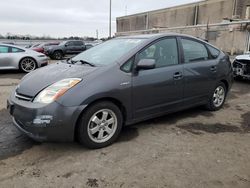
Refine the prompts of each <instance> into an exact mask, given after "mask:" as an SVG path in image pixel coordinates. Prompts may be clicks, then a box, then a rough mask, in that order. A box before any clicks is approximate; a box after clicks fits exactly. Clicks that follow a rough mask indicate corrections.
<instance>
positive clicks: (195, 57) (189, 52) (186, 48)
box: [181, 38, 209, 63]
mask: <svg viewBox="0 0 250 188" xmlns="http://www.w3.org/2000/svg"><path fill="white" fill-rule="evenodd" d="M181 42H182V46H183V52H184V60H185V63H192V62H197V61H206V60H208V59H209V55H208V51H207V48H206V46H205V45H204V44H202V43H200V42H197V41H194V40H190V39H184V38H183V39H181Z"/></svg>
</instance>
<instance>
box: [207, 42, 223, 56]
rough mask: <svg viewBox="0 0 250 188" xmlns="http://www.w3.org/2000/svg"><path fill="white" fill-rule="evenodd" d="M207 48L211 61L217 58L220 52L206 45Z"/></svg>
mask: <svg viewBox="0 0 250 188" xmlns="http://www.w3.org/2000/svg"><path fill="white" fill-rule="evenodd" d="M207 48H208V50H209V52H210V54H211V56H212V59H216V58H217V57H219V55H220V50H218V49H216V48H214V47H212V46H210V45H207Z"/></svg>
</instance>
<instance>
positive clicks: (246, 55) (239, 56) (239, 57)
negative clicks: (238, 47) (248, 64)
mask: <svg viewBox="0 0 250 188" xmlns="http://www.w3.org/2000/svg"><path fill="white" fill-rule="evenodd" d="M235 59H238V60H250V54H245V55H238V56H236V57H235Z"/></svg>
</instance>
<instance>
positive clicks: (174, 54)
mask: <svg viewBox="0 0 250 188" xmlns="http://www.w3.org/2000/svg"><path fill="white" fill-rule="evenodd" d="M141 59H154V60H155V62H156V67H155V68H154V69H150V70H140V71H138V72H137V73H135V74H134V75H133V77H132V87H133V89H132V105H133V109H134V113H133V114H134V117H135V118H136V119H138V118H145V117H146V116H151V115H156V114H160V113H163V112H167V111H171V110H174V109H175V108H178V107H180V105H181V102H182V95H183V76H182V74H183V65H182V64H180V60H179V53H178V45H177V40H176V38H175V37H168V38H164V39H161V40H158V41H156V42H154V43H153V44H151V45H150V46H148V47H146V48H145V49H144V50H142V51H141V52H139V53H138V54H137V56H136V62H137V63H138V62H139V61H140V60H141Z"/></svg>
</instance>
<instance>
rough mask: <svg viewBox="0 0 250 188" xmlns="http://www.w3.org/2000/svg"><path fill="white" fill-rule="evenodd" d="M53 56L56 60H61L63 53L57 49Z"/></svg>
mask: <svg viewBox="0 0 250 188" xmlns="http://www.w3.org/2000/svg"><path fill="white" fill-rule="evenodd" d="M52 57H53V59H55V60H61V59H62V58H63V53H62V52H61V51H55V52H54V53H53V55H52Z"/></svg>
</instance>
